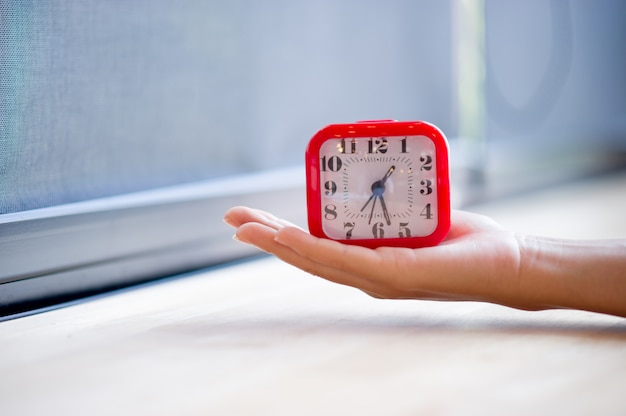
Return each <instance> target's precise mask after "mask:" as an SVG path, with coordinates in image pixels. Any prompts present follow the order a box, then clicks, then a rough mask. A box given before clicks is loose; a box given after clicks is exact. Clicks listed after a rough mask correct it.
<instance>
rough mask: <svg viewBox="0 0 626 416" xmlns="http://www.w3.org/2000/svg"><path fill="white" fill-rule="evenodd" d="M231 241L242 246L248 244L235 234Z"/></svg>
mask: <svg viewBox="0 0 626 416" xmlns="http://www.w3.org/2000/svg"><path fill="white" fill-rule="evenodd" d="M233 240H235V241H236V242H238V243H243V244H250V243H248V242H247V241H245V240H243V239H241V238H240V237H239V236H238V235H237V234H233Z"/></svg>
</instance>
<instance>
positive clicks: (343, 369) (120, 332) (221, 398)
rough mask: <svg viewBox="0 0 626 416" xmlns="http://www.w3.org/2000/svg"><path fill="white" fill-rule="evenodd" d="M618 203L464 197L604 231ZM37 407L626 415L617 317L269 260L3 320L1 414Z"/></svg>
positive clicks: (538, 228) (617, 215)
mask: <svg viewBox="0 0 626 416" xmlns="http://www.w3.org/2000/svg"><path fill="white" fill-rule="evenodd" d="M594 196H595V197H600V199H599V200H598V199H597V198H596V199H594ZM625 198H626V176H625V175H618V176H614V177H610V178H603V179H602V180H598V181H590V182H585V183H579V184H575V185H569V186H566V187H561V188H559V189H553V190H547V191H543V192H540V193H537V194H534V195H530V196H525V197H520V198H516V199H510V200H507V201H502V202H499V203H494V204H489V205H485V206H480V207H474V208H473V209H474V210H475V211H479V212H484V213H488V214H489V215H491V216H493V217H494V218H496V219H498V220H499V221H500V222H502V223H503V224H505V225H511V226H515V227H516V228H517V229H520V230H527V231H529V232H536V233H540V234H545V235H563V236H566V237H575V238H601V237H614V236H620V235H621V236H626V221H624V219H623V213H624V212H626V201H625ZM620 204H621V205H620ZM594 224H595V226H594ZM42 414H45V415H53V414H67V415H87V414H88V415H112V414H116V415H118V414H133V415H137V414H149V415H161V414H162V415H173V414H175V415H209V414H211V415H239V414H250V415H258V414H272V415H321V414H325V415H326V414H333V415H334V414H340V415H344V414H350V415H353V414H358V415H383V414H384V415H415V414H426V415H457V414H458V415H491V414H493V415H521V414H524V415H527V414H533V415H537V414H540V415H543V414H545V415H558V414H564V415H590V414H592V415H624V414H626V320H625V319H622V318H617V317H611V316H606V315H600V314H593V313H586V312H580V311H544V312H523V311H517V310H513V309H509V308H505V307H500V306H496V305H489V304H481V303H471V302H462V303H437V302H424V301H388V300H376V299H372V298H369V297H368V296H366V295H365V294H362V293H361V292H359V291H356V290H354V289H351V288H347V287H341V286H338V285H334V284H331V283H327V282H325V281H323V280H321V279H317V278H315V277H312V276H309V275H306V274H304V273H303V272H301V271H299V270H296V269H294V268H292V267H290V266H288V265H285V264H283V263H280V262H279V261H277V260H275V259H272V258H268V257H266V258H262V259H260V260H256V261H253V262H246V263H241V264H239V265H235V266H231V267H226V268H220V269H215V270H211V271H206V272H202V273H196V274H192V275H188V276H186V277H184V278H179V279H172V280H170V281H167V282H164V283H160V284H152V285H146V286H143V287H141V288H137V289H133V290H127V291H123V292H119V293H116V294H114V295H111V296H103V297H100V298H97V299H94V300H91V301H88V302H83V303H79V304H76V305H74V306H71V307H67V308H63V309H58V310H54V311H50V312H46V313H43V314H39V315H33V316H29V317H25V318H20V319H15V320H12V321H6V322H2V323H0V415H42Z"/></svg>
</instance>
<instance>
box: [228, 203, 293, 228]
mask: <svg viewBox="0 0 626 416" xmlns="http://www.w3.org/2000/svg"><path fill="white" fill-rule="evenodd" d="M224 222H225V223H226V224H228V225H230V226H232V227H235V228H237V227H239V226H241V225H243V224H246V223H249V222H257V223H259V224H264V225H266V226H268V227H270V228H273V229H275V230H277V229H279V228H282V227H287V226H294V227H295V225H294V224H292V223H290V222H289V221H285V220H283V219H280V218H277V217H276V216H274V215H272V214H270V213H269V212H266V211H262V210H260V209H254V208H248V207H243V206H237V207H233V208H231V209H229V210H228V211H226V214H225V215H224Z"/></svg>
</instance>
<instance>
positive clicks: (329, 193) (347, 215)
mask: <svg viewBox="0 0 626 416" xmlns="http://www.w3.org/2000/svg"><path fill="white" fill-rule="evenodd" d="M436 162H437V161H436V160H435V144H434V143H433V141H432V140H431V139H429V138H428V137H426V136H397V137H374V138H370V137H363V138H346V139H342V138H337V139H329V140H327V141H325V142H324V143H323V144H322V146H321V147H320V185H321V190H320V192H321V204H322V206H321V209H322V216H323V220H322V228H323V230H324V233H325V234H326V235H327V236H328V237H330V238H333V239H337V240H346V239H372V238H403V237H423V236H427V235H430V234H431V233H432V232H433V231H434V230H435V229H436V227H437V221H438V220H437V186H436V184H437V178H436Z"/></svg>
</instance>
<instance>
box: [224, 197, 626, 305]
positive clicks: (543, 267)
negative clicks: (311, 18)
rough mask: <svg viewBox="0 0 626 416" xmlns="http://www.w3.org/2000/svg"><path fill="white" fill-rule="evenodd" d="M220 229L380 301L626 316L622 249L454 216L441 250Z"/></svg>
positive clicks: (250, 220)
mask: <svg viewBox="0 0 626 416" xmlns="http://www.w3.org/2000/svg"><path fill="white" fill-rule="evenodd" d="M224 220H225V222H226V223H227V224H229V225H231V226H233V227H235V228H237V231H236V234H235V237H236V239H238V240H240V241H241V242H244V243H248V244H252V245H255V246H257V247H258V248H260V249H262V250H264V251H266V252H268V253H272V254H274V255H276V256H277V257H278V258H280V259H282V260H284V261H285V262H287V263H289V264H292V265H294V266H296V267H298V268H300V269H302V270H304V271H306V272H309V273H312V274H314V275H317V276H320V277H323V278H325V279H327V280H330V281H332V282H335V283H339V284H343V285H348V286H353V287H355V288H358V289H361V290H363V291H364V292H366V293H367V294H369V295H371V296H373V297H376V298H394V299H429V300H456V301H461V300H469V301H486V302H492V303H498V304H502V305H506V306H511V307H516V308H520V309H526V310H539V309H548V308H574V309H585V310H590V311H597V312H603V313H611V314H615V315H621V316H626V273H625V270H626V241H621V240H614V241H593V242H571V241H569V242H568V241H565V240H550V239H542V238H539V237H532V236H525V235H521V234H516V233H513V232H510V231H507V230H504V229H503V228H501V227H500V226H499V225H498V224H496V223H495V222H494V221H493V220H491V219H489V218H487V217H484V216H481V215H476V214H472V213H468V212H463V211H453V213H452V226H451V229H450V233H449V234H448V236H447V237H446V239H445V240H444V241H443V242H442V243H441V244H440V245H438V246H436V247H426V248H421V249H408V248H392V247H379V248H377V249H374V250H372V249H368V248H364V247H359V246H352V245H344V244H341V243H339V242H336V241H333V240H328V239H321V238H317V237H314V236H311V235H310V234H308V233H307V232H305V231H303V230H302V229H300V228H297V227H295V226H293V225H292V224H290V223H288V222H286V221H284V220H281V219H278V218H276V217H275V216H273V215H271V214H269V213H267V212H263V211H260V210H255V209H250V208H245V207H234V208H231V209H230V210H229V211H228V212H227V213H226V216H225V218H224Z"/></svg>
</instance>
